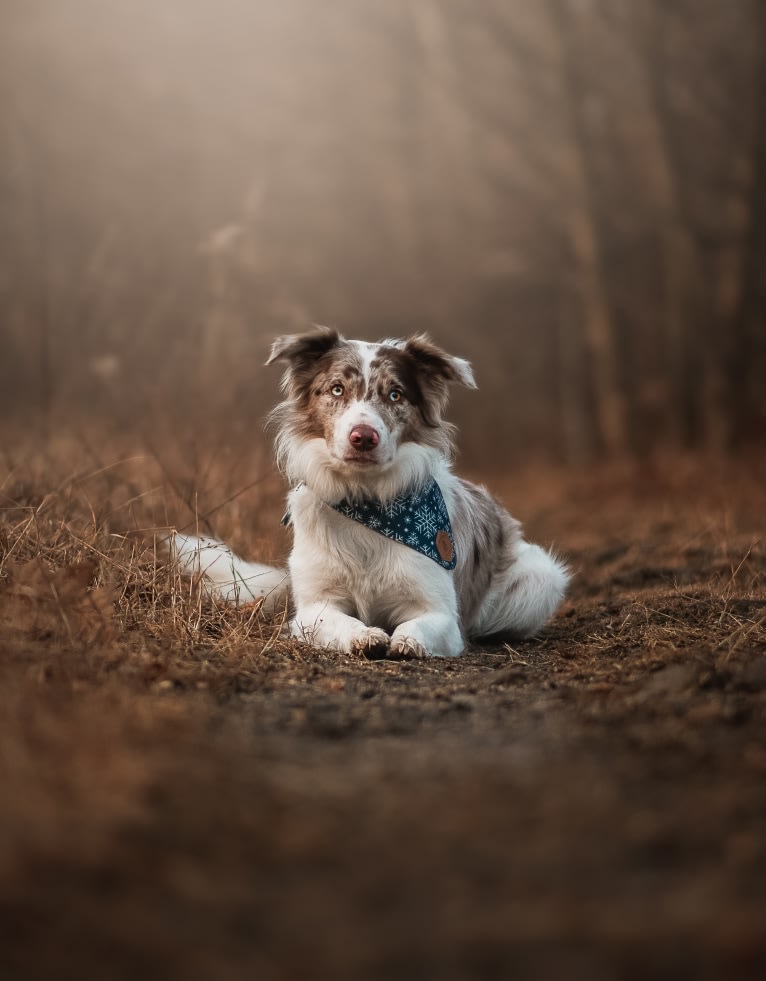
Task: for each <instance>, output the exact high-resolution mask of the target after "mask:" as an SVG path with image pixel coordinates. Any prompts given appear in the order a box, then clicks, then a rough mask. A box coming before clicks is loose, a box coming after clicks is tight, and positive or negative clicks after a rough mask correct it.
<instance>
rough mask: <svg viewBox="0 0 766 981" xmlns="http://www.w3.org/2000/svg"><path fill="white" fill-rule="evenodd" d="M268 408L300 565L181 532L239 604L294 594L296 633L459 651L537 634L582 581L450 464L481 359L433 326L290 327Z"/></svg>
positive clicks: (347, 648)
mask: <svg viewBox="0 0 766 981" xmlns="http://www.w3.org/2000/svg"><path fill="white" fill-rule="evenodd" d="M274 362H282V363H284V364H285V365H286V370H285V374H284V378H283V381H282V389H283V393H284V396H285V397H284V401H282V402H281V403H280V404H279V405H277V407H276V408H275V409H274V411H273V412H272V414H271V422H272V423H273V424H274V425H275V426H276V428H277V437H276V455H277V461H278V463H279V465H280V467H281V469H282V470H283V472H284V473H285V475H286V477H287V479H288V480H289V482H290V484H291V487H292V490H291V491H290V493H289V496H288V511H287V514H286V516H285V520H286V523H289V524H290V525H292V529H293V535H294V544H293V549H292V552H291V554H290V559H289V572H288V573H285V572H284V571H282V570H278V569H273V568H271V567H269V566H264V565H258V564H255V563H249V562H244V561H242V560H241V559H239V558H238V557H237V556H235V555H234V554H233V553H232V552H231V551H230V550H229V549H228V548H227V547H226V546H225V545H223V544H222V543H220V542H217V541H215V540H214V539H209V538H193V537H190V536H184V535H181V534H178V533H176V534H174V535H172V536H171V539H170V545H171V551H172V554H173V556H174V559H175V561H176V563H177V564H178V566H179V567H180V569H181V571H182V572H183V573H184V574H186V575H200V574H201V575H202V577H203V581H205V583H206V586H207V589H208V591H209V592H210V594H211V595H212V596H213V597H214V598H217V599H221V600H224V601H227V602H234V603H248V602H252V601H254V600H262V601H263V603H264V606H265V609H266V610H267V611H268V610H269V609H272V610H274V609H277V608H278V607H279V606H280V605H282V607H283V608H284V606H285V605H286V604H288V603H289V605H290V608H291V610H292V619H291V620H290V623H289V629H290V632H291V634H292V635H293V636H295V637H298V638H301V639H302V640H304V641H306V642H307V643H309V644H313V645H315V646H318V647H325V648H330V649H333V650H337V651H344V652H349V653H350V652H360V653H363V654H365V655H367V656H368V657H383V656H390V657H423V656H426V655H442V656H450V657H451V656H455V655H458V654H460V653H461V652H462V650H463V648H464V646H465V642H466V640H467V639H470V638H481V637H490V636H504V637H507V638H511V637H515V638H521V637H529V636H531V635H533V634H536V633H537V632H538V631H539V630H540V628H541V627H542V626H543V624H544V623H545V622H546V620H548V619H549V617H550V616H551V615H552V614H553V613H554V611H555V610H556V608H557V607H558V605H559V603H560V602H561V599H562V597H563V596H564V592H565V589H566V586H567V582H568V580H569V574H568V572H567V570H566V568H565V566H564V565H563V564H562V563H561V562H560V561H559V560H558V559H556V558H555V557H554V556H553V555H551V554H550V553H549V552H547V551H545V550H543V549H542V548H540V547H539V546H538V545H531V544H529V543H528V542H526V541H525V540H524V538H523V537H522V535H521V528H520V525H519V523H518V522H517V521H516V520H514V518H512V517H511V516H510V515H509V514H508V513H507V511H505V509H504V508H503V507H502V506H501V505H500V504H499V503H498V502H497V501H496V500H494V498H492V497H491V496H490V494H489V493H488V492H487V491H486V490H485V489H484V488H483V487H478V486H476V485H475V484H471V483H468V482H467V481H465V480H461V479H460V478H459V477H457V476H455V474H453V472H452V470H451V467H450V461H451V457H452V441H453V433H454V427H452V426H451V425H450V424H449V423H447V422H445V421H444V420H443V418H442V414H443V412H444V409H445V407H446V403H447V394H448V388H449V385H450V384H451V383H458V384H462V385H466V386H468V387H469V388H475V387H476V384H475V382H474V378H473V372H472V370H471V366H470V364H469V363H468V362H467V361H464V360H463V359H462V358H456V357H453V356H452V355H449V354H447V353H446V352H445V351H442V350H441V349H440V348H438V347H436V346H435V345H434V344H433V343H432V342H431V341H430V340H429V338H428V337H427V336H426V335H424V334H420V335H417V336H415V337H411V338H409V339H408V340H405V341H401V340H386V341H382V342H380V343H377V344H370V343H367V342H365V341H354V340H346V338H344V337H342V336H341V335H340V334H339V333H338V332H337V331H336V330H331V329H328V328H319V329H317V330H315V331H311V332H309V333H306V334H298V335H291V336H287V337H281V338H279V339H278V340H276V341H275V342H274V345H273V347H272V349H271V355H270V357H269V359H268V361H267V362H266V363H267V364H273V363H274Z"/></svg>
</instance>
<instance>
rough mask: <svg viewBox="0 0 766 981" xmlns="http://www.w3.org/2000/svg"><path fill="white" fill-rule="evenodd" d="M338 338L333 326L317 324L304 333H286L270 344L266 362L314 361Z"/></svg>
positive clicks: (338, 340) (336, 341)
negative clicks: (315, 327)
mask: <svg viewBox="0 0 766 981" xmlns="http://www.w3.org/2000/svg"><path fill="white" fill-rule="evenodd" d="M340 340H341V337H340V334H339V333H338V331H337V330H335V328H333V327H320V326H317V329H316V330H312V331H308V332H307V333H305V334H286V335H285V336H284V337H278V338H277V339H276V340H275V341H274V343H273V344H272V345H271V353H270V354H269V358H268V361H267V362H266V364H267V365H270V364H274V362H275V361H289V362H299V361H316V359H317V358H319V357H321V356H322V355H323V354H325V353H326V352H327V351H329V350H330V349H331V348H333V347H335V345H336V344H338V343H340Z"/></svg>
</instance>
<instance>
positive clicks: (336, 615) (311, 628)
mask: <svg viewBox="0 0 766 981" xmlns="http://www.w3.org/2000/svg"><path fill="white" fill-rule="evenodd" d="M290 633H291V634H292V635H293V637H299V638H300V639H301V640H303V641H305V642H306V643H307V644H313V645H314V646H315V647H327V648H329V649H330V650H335V651H343V652H344V653H346V654H364V655H365V657H384V656H385V655H386V654H387V653H388V648H389V644H390V643H391V638H390V637H389V636H388V634H387V633H386V632H385V630H379V629H378V628H377V627H368V626H366V625H365V624H364V623H362V621H361V620H357V619H356V617H352V616H349V615H348V614H347V613H344V612H343V611H342V610H339V609H337V608H336V607H334V606H332V605H331V604H329V603H326V602H323V603H311V604H309V605H308V606H304V607H301V608H300V609H299V610H298V611H297V613H296V615H295V618H294V619H293V620H292V622H291V623H290Z"/></svg>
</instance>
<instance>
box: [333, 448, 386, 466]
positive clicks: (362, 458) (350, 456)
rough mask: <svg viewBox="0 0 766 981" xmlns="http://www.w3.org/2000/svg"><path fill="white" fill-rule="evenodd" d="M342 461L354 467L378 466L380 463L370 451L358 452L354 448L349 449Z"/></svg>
mask: <svg viewBox="0 0 766 981" xmlns="http://www.w3.org/2000/svg"><path fill="white" fill-rule="evenodd" d="M342 461H343V463H349V464H351V465H352V466H355V467H379V466H380V463H381V461H380V460H379V459H378V457H377V456H374V455H373V454H371V453H358V452H355V451H354V450H349V451H348V452H347V453H346V454H345V455H344V456H343V458H342Z"/></svg>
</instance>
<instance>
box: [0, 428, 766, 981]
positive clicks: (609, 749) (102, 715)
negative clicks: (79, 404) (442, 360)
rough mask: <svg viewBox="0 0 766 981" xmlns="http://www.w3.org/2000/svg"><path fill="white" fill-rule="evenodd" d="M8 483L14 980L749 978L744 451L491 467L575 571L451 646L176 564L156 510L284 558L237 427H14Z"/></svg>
mask: <svg viewBox="0 0 766 981" xmlns="http://www.w3.org/2000/svg"><path fill="white" fill-rule="evenodd" d="M210 447H217V449H215V450H213V449H210ZM759 468H760V469H759ZM0 470H1V472H0V495H1V497H0V508H1V509H2V510H0V782H1V783H2V786H3V788H4V794H3V803H2V805H0V884H1V885H2V890H1V891H0V895H1V896H2V899H1V900H0V904H1V905H2V910H0V912H2V914H3V916H2V921H3V926H2V927H0V931H3V932H5V933H6V936H4V937H3V938H2V941H3V942H2V948H1V949H2V954H1V955H0V965H2V966H3V967H4V968H5V970H4V972H3V976H4V977H6V976H7V977H11V978H14V979H16V978H38V977H40V978H42V977H47V976H50V972H51V971H52V970H54V969H55V970H56V972H57V975H58V976H63V977H69V976H71V977H75V976H76V977H78V979H81V978H82V977H89V976H93V977H104V976H110V977H126V978H128V977H135V976H136V975H137V974H141V975H142V976H144V977H154V976H156V977H159V976H162V977H169V976H178V977H181V976H183V977H185V978H197V977H199V978H203V977H211V976H215V977H222V978H240V977H253V976H258V977H259V978H270V977H274V978H277V977H278V978H293V977H294V978H301V977H306V976H307V972H310V974H311V976H313V977H318V976H332V977H349V978H351V977H359V976H366V977H372V978H378V977H380V978H384V977H392V976H402V972H404V973H405V974H407V973H408V972H409V973H410V974H411V973H412V972H413V971H414V972H415V973H417V974H418V976H432V977H437V976H438V977H444V978H452V977H454V978H458V977H463V976H469V975H470V976H477V974H482V972H484V973H487V972H489V974H490V975H493V972H494V975H493V976H495V975H497V976H501V975H502V976H505V975H506V973H507V971H508V970H509V969H511V968H514V967H515V968H517V969H518V970H522V973H523V968H524V965H527V966H528V965H529V964H534V965H536V968H537V971H538V976H550V977H556V976H561V970H562V967H563V965H566V968H567V971H568V972H569V976H575V977H576V976H578V975H579V974H583V975H584V974H586V973H587V974H588V976H589V977H590V978H593V977H595V978H599V977H604V978H607V977H614V976H616V975H619V974H624V971H625V969H626V966H628V965H630V967H631V970H632V971H633V975H632V976H636V977H639V976H656V972H657V971H658V970H665V971H670V970H673V971H674V972H678V971H682V972H686V973H690V972H691V973H695V974H696V975H697V976H701V977H718V976H720V977H723V976H726V977H737V976H742V977H746V976H753V977H755V976H757V973H758V971H759V970H760V967H761V965H762V963H763V958H764V957H766V947H764V944H763V936H762V923H763V915H764V910H766V893H765V892H764V888H763V883H764V881H766V847H765V846H764V841H766V817H765V815H766V790H764V787H765V786H766V783H765V782H764V779H763V777H764V774H765V773H766V736H765V735H764V734H765V733H766V725H765V724H764V723H766V669H764V664H765V663H766V660H765V659H764V655H766V552H765V550H764V545H763V542H762V541H761V538H760V536H761V533H762V520H763V490H762V488H763V486H764V477H765V476H766V474H764V473H763V464H761V463H759V462H757V461H755V462H754V461H739V462H735V463H729V464H727V465H726V467H724V466H723V465H722V464H721V463H720V462H719V463H711V462H710V461H702V460H689V461H678V460H676V461H673V462H672V465H671V464H669V463H668V462H665V463H662V464H655V465H653V466H651V467H650V466H644V467H637V466H624V467H614V468H611V469H602V470H601V471H599V473H598V474H585V473H579V474H574V473H562V472H551V471H545V472H542V471H541V472H537V473H531V472H525V473H523V474H518V475H517V476H514V477H510V476H508V475H489V480H488V483H489V484H490V486H491V487H492V488H493V490H495V491H496V492H497V493H499V494H500V495H501V496H502V497H503V498H504V499H505V501H506V503H508V504H509V506H511V508H512V509H513V510H514V512H515V513H517V514H518V515H519V516H520V517H523V518H525V519H526V522H527V527H528V529H529V532H530V535H531V537H533V538H536V539H542V540H546V541H554V542H555V544H556V545H557V547H558V548H560V550H561V551H562V552H563V553H564V554H566V555H567V556H568V557H569V559H570V561H571V563H572V566H573V568H574V570H575V572H576V574H577V576H576V579H575V583H574V586H573V591H572V595H571V598H570V600H569V602H568V604H567V606H566V607H565V608H564V609H563V610H562V612H561V614H560V616H559V617H557V619H556V620H555V621H554V622H553V624H552V625H551V626H550V628H549V629H548V630H547V631H546V633H545V634H544V636H543V637H541V638H540V639H539V640H535V641H528V642H524V643H521V644H516V645H513V646H512V647H511V646H498V647H492V648H488V649H475V650H472V651H469V652H468V653H467V654H466V655H465V656H464V657H463V658H461V659H459V660H458V661H456V662H445V661H441V660H438V659H437V660H434V661H429V662H367V661H364V660H355V659H352V658H346V657H338V656H336V655H332V654H327V653H320V652H315V651H311V650H309V649H307V648H305V647H302V646H300V645H298V644H295V643H292V642H288V641H285V640H283V639H281V638H280V637H279V625H280V624H279V622H278V621H277V622H272V621H267V620H265V619H264V618H263V617H262V616H261V615H260V612H259V610H258V608H257V607H250V608H245V609H242V610H232V609H227V608H220V607H216V606H214V605H212V604H210V603H209V602H207V601H206V600H205V599H204V597H203V596H202V595H201V593H200V591H199V590H198V589H196V588H195V586H194V584H191V583H189V582H186V581H181V580H179V579H178V578H177V577H176V576H175V575H174V573H173V571H172V570H171V569H169V568H168V567H167V565H166V564H165V562H164V559H163V558H162V556H161V555H160V554H158V549H157V544H156V543H157V536H158V533H160V532H162V531H164V529H165V528H167V527H168V526H171V525H175V526H178V527H185V528H189V529H191V528H199V529H200V530H201V531H204V532H211V533H214V534H217V535H219V536H220V537H222V538H224V539H226V540H227V541H231V542H232V543H233V544H234V545H235V547H236V548H238V549H239V550H241V551H242V552H243V553H245V554H247V555H248V556H252V557H257V558H261V559H265V560H271V561H280V560H281V559H283V558H284V553H285V550H286V547H287V539H286V537H282V536H283V535H285V534H286V533H285V532H283V531H282V529H281V528H280V526H279V519H280V516H281V514H282V504H283V502H282V496H283V489H282V487H281V484H280V481H279V480H278V479H277V478H276V477H275V476H274V474H273V470H272V466H271V463H270V460H269V456H268V453H267V451H265V450H260V449H256V450H253V448H252V446H251V445H250V444H249V442H246V441H245V440H243V439H239V440H233V441H232V445H231V446H229V447H223V448H221V446H220V440H219V441H217V442H213V441H212V440H210V441H207V440H206V439H205V438H204V437H203V436H199V435H198V436H197V439H196V441H195V440H191V439H188V440H186V441H185V442H184V443H183V445H182V446H180V445H179V444H178V443H177V442H174V441H173V440H171V439H167V438H160V437H159V436H157V435H156V434H155V437H154V438H153V439H152V441H151V446H149V444H148V442H147V441H142V442H139V441H137V440H135V439H133V438H131V437H128V436H124V435H123V436H115V435H113V434H109V435H108V437H107V435H105V434H99V435H96V436H94V435H93V434H92V433H89V434H88V438H87V439H86V438H84V437H83V436H78V437H73V436H65V435H63V434H61V435H59V436H57V437H56V438H55V439H53V440H52V441H51V442H50V443H49V444H48V445H47V447H46V448H45V449H42V448H40V446H36V447H35V449H34V451H30V445H29V441H25V439H24V438H23V437H22V436H20V435H18V434H14V433H10V434H6V439H5V450H4V452H3V456H2V460H0ZM296 937H300V938H301V942H300V943H297V941H296ZM679 939H680V940H681V941H683V942H682V943H681V944H679V943H678V941H679ZM62 947H66V948H67V949H68V951H69V954H68V956H67V963H66V965H65V966H64V967H63V968H62V967H61V959H60V956H59V954H58V953H57V952H59V951H60V950H61V949H62Z"/></svg>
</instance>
